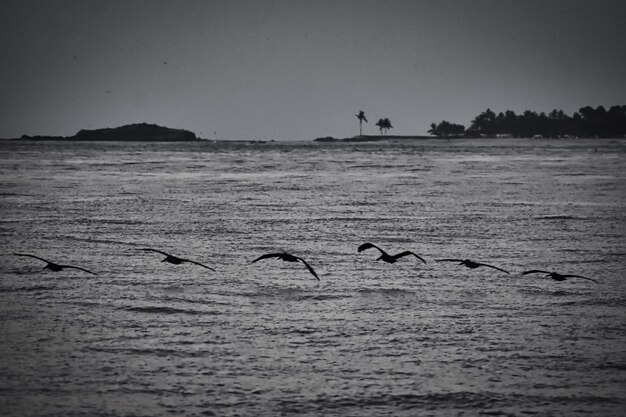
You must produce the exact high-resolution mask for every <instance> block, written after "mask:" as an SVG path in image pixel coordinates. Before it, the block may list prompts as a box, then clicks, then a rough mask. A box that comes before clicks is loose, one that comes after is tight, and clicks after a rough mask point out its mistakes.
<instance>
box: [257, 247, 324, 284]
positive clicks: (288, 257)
mask: <svg viewBox="0 0 626 417" xmlns="http://www.w3.org/2000/svg"><path fill="white" fill-rule="evenodd" d="M267 258H278V259H281V260H283V261H285V262H298V261H300V262H302V263H303V264H304V266H306V269H308V270H309V272H310V273H311V274H313V276H314V277H315V279H317V280H318V281H319V280H320V278H319V277H318V276H317V273H316V272H315V270H314V269H313V268H312V267H311V265H309V264H308V263H307V261H305V260H304V259H302V258H300V257H299V256H294V255H291V254H289V253H284V252H283V253H268V254H265V255H261V256H259V257H258V258H256V259H255V260H254V261H252V263H255V262H257V261H260V260H262V259H267Z"/></svg>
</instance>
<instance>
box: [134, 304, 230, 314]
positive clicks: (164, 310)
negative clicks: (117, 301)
mask: <svg viewBox="0 0 626 417" xmlns="http://www.w3.org/2000/svg"><path fill="white" fill-rule="evenodd" d="M122 310H126V311H132V312H138V313H149V314H192V315H203V314H219V313H217V312H212V311H198V310H190V309H183V308H174V307H165V306H142V307H125V308H122Z"/></svg>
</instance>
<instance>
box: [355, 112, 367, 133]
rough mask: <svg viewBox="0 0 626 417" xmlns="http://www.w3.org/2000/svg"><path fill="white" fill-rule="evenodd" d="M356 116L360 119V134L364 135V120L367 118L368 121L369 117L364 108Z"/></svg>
mask: <svg viewBox="0 0 626 417" xmlns="http://www.w3.org/2000/svg"><path fill="white" fill-rule="evenodd" d="M356 117H357V118H358V119H359V136H363V121H364V120H365V123H367V117H365V112H364V111H363V110H359V112H358V113H357V114H356Z"/></svg>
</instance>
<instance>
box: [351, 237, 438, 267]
mask: <svg viewBox="0 0 626 417" xmlns="http://www.w3.org/2000/svg"><path fill="white" fill-rule="evenodd" d="M370 248H376V249H378V250H379V251H380V256H379V257H378V258H376V260H377V261H379V260H381V261H384V262H387V263H389V264H393V263H396V261H397V260H398V259H400V258H402V257H404V256H407V255H413V256H415V257H416V258H417V259H419V260H420V261H422V262H424V263H426V261H425V260H424V258H422V257H421V256H419V255H417V254H415V253H413V252H411V251H410V250H406V251H404V252H400V253H397V254H395V255H389V254H388V253H387V252H385V251H384V250H382V249H381V248H379V247H378V246H376V245H374V244H373V243H369V242H367V243H364V244H362V245H361V246H359V248H358V249H357V250H358V251H359V253H361V252H363V251H364V250H366V249H370Z"/></svg>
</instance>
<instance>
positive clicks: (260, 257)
mask: <svg viewBox="0 0 626 417" xmlns="http://www.w3.org/2000/svg"><path fill="white" fill-rule="evenodd" d="M282 256H283V254H282V253H266V254H265V255H261V256H259V257H258V258H256V259H255V260H254V261H252V263H255V262H256V261H260V260H262V259H267V258H281V257H282Z"/></svg>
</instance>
